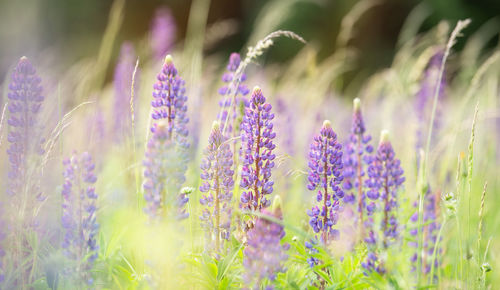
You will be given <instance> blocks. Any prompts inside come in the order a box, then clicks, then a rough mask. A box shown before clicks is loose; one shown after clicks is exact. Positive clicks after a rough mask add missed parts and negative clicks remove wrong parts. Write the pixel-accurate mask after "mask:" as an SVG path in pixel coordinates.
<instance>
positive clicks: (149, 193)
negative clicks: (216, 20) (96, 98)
mask: <svg viewBox="0 0 500 290" xmlns="http://www.w3.org/2000/svg"><path fill="white" fill-rule="evenodd" d="M157 79H158V81H157V82H156V84H155V85H154V92H153V98H154V100H153V101H152V102H151V105H152V107H153V113H152V115H151V117H152V119H153V120H154V121H153V125H152V127H151V132H152V133H153V135H152V136H151V137H150V139H149V141H148V145H147V150H146V153H145V160H144V167H145V169H144V179H145V180H144V184H143V188H144V198H145V199H146V207H145V209H144V211H145V212H146V213H148V214H149V215H150V217H152V218H159V217H161V216H165V215H167V216H170V217H172V216H176V217H177V218H180V219H182V218H186V217H187V216H188V214H187V212H186V211H185V209H184V206H185V205H186V203H187V202H188V200H189V198H188V197H187V195H186V193H183V192H181V186H182V184H183V183H184V181H185V173H186V170H187V161H188V152H187V150H188V148H189V143H188V141H187V135H188V130H187V129H186V125H187V122H188V118H187V116H186V113H187V106H186V101H187V97H186V95H185V93H186V90H185V88H184V80H182V78H181V77H180V76H179V75H178V72H177V69H176V68H175V66H174V63H173V60H172V57H171V56H170V55H167V56H166V57H165V63H164V65H163V68H162V70H161V72H160V73H159V74H158V76H157ZM173 208H176V209H175V210H173ZM174 213H175V214H174Z"/></svg>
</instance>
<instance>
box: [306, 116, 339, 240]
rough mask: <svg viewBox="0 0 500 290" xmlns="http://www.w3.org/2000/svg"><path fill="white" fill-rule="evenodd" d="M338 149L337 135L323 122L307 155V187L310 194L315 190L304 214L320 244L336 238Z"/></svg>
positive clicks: (328, 123)
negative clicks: (314, 195) (319, 239)
mask: <svg viewBox="0 0 500 290" xmlns="http://www.w3.org/2000/svg"><path fill="white" fill-rule="evenodd" d="M342 180H343V176H342V145H341V144H340V143H338V142H337V134H335V132H334V131H333V129H332V126H331V124H330V121H324V123H323V126H322V128H321V131H320V134H319V135H316V136H315V137H314V140H313V143H312V144H311V147H310V152H309V176H308V181H309V184H308V185H307V188H308V189H309V190H311V191H316V190H317V195H316V201H317V202H318V203H319V206H318V205H316V206H314V207H313V208H312V209H311V210H309V211H308V212H307V214H308V215H309V217H310V219H309V225H310V226H311V227H312V228H313V230H314V232H315V233H321V241H322V242H323V243H328V242H329V241H330V240H331V239H335V238H336V237H337V236H338V230H336V229H333V226H334V225H336V224H337V220H338V212H339V210H340V209H341V205H340V201H341V200H342V198H343V197H344V192H343V190H342V188H341V183H342Z"/></svg>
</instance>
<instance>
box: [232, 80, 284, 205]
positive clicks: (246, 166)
mask: <svg viewBox="0 0 500 290" xmlns="http://www.w3.org/2000/svg"><path fill="white" fill-rule="evenodd" d="M271 109H272V106H271V104H269V103H266V98H265V97H264V95H263V94H262V91H261V89H260V88H259V87H255V88H254V90H253V93H252V97H251V99H250V105H249V107H248V108H246V111H245V117H244V119H243V122H242V124H241V126H242V132H241V142H242V158H243V168H242V171H241V183H240V186H241V188H243V190H244V191H243V193H242V194H241V199H240V207H241V208H242V209H245V210H250V211H260V210H262V209H263V208H266V207H268V206H269V205H270V203H271V202H270V200H269V199H268V198H267V197H266V196H267V195H269V194H271V193H272V192H273V185H274V182H273V181H272V180H271V170H272V168H273V167H274V159H275V158H276V155H275V154H273V150H274V149H275V148H276V146H275V145H274V143H273V140H274V138H275V137H276V133H274V132H273V119H274V114H273V113H272V112H271Z"/></svg>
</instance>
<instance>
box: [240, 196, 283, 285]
mask: <svg viewBox="0 0 500 290" xmlns="http://www.w3.org/2000/svg"><path fill="white" fill-rule="evenodd" d="M273 208H275V210H273V211H272V212H270V211H268V210H267V209H264V210H263V211H262V213H263V214H264V215H266V216H269V217H272V218H275V219H279V220H281V219H282V214H281V209H280V208H279V206H277V207H275V206H274V204H273ZM284 236H285V229H284V227H283V226H282V225H281V224H278V223H275V222H272V221H270V220H269V219H266V218H265V217H259V218H257V220H256V222H255V226H254V227H253V228H252V229H250V230H249V231H248V240H247V241H248V244H247V246H246V248H245V250H244V251H243V253H244V255H245V257H244V259H243V266H244V267H245V269H246V271H245V274H244V280H245V282H246V283H248V284H249V285H253V286H254V287H255V289H260V287H261V285H262V282H263V280H264V279H266V278H267V279H269V280H271V281H273V280H274V279H275V278H276V274H277V273H279V272H284V271H285V268H284V266H283V262H284V261H286V260H287V259H288V255H287V254H286V251H287V250H288V249H289V247H290V246H289V245H288V244H281V239H283V237H284ZM269 287H271V286H269ZM269 287H268V289H272V288H269Z"/></svg>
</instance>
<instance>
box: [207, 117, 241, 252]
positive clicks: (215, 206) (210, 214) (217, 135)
mask: <svg viewBox="0 0 500 290" xmlns="http://www.w3.org/2000/svg"><path fill="white" fill-rule="evenodd" d="M232 166H233V154H232V153H231V148H230V146H229V143H228V142H227V138H225V137H224V136H223V135H222V131H221V128H220V123H219V122H214V124H213V126H212V132H211V134H210V137H209V139H208V146H207V149H206V150H205V157H204V158H203V160H202V162H201V170H202V173H201V179H202V180H203V184H202V185H201V186H200V191H201V192H203V193H205V195H203V197H202V198H201V199H200V203H201V204H202V205H204V206H206V207H205V209H204V210H203V213H202V215H201V217H200V219H201V221H202V225H203V227H204V228H205V230H206V231H207V234H208V238H209V240H210V242H211V243H212V244H213V242H214V241H215V245H212V248H213V249H214V250H215V252H216V253H218V252H220V251H221V250H222V248H223V245H222V242H223V241H224V240H229V237H230V230H231V229H230V227H231V205H230V203H231V199H232V197H233V193H232V189H233V185H234V181H233V174H234V172H233V169H232Z"/></svg>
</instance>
